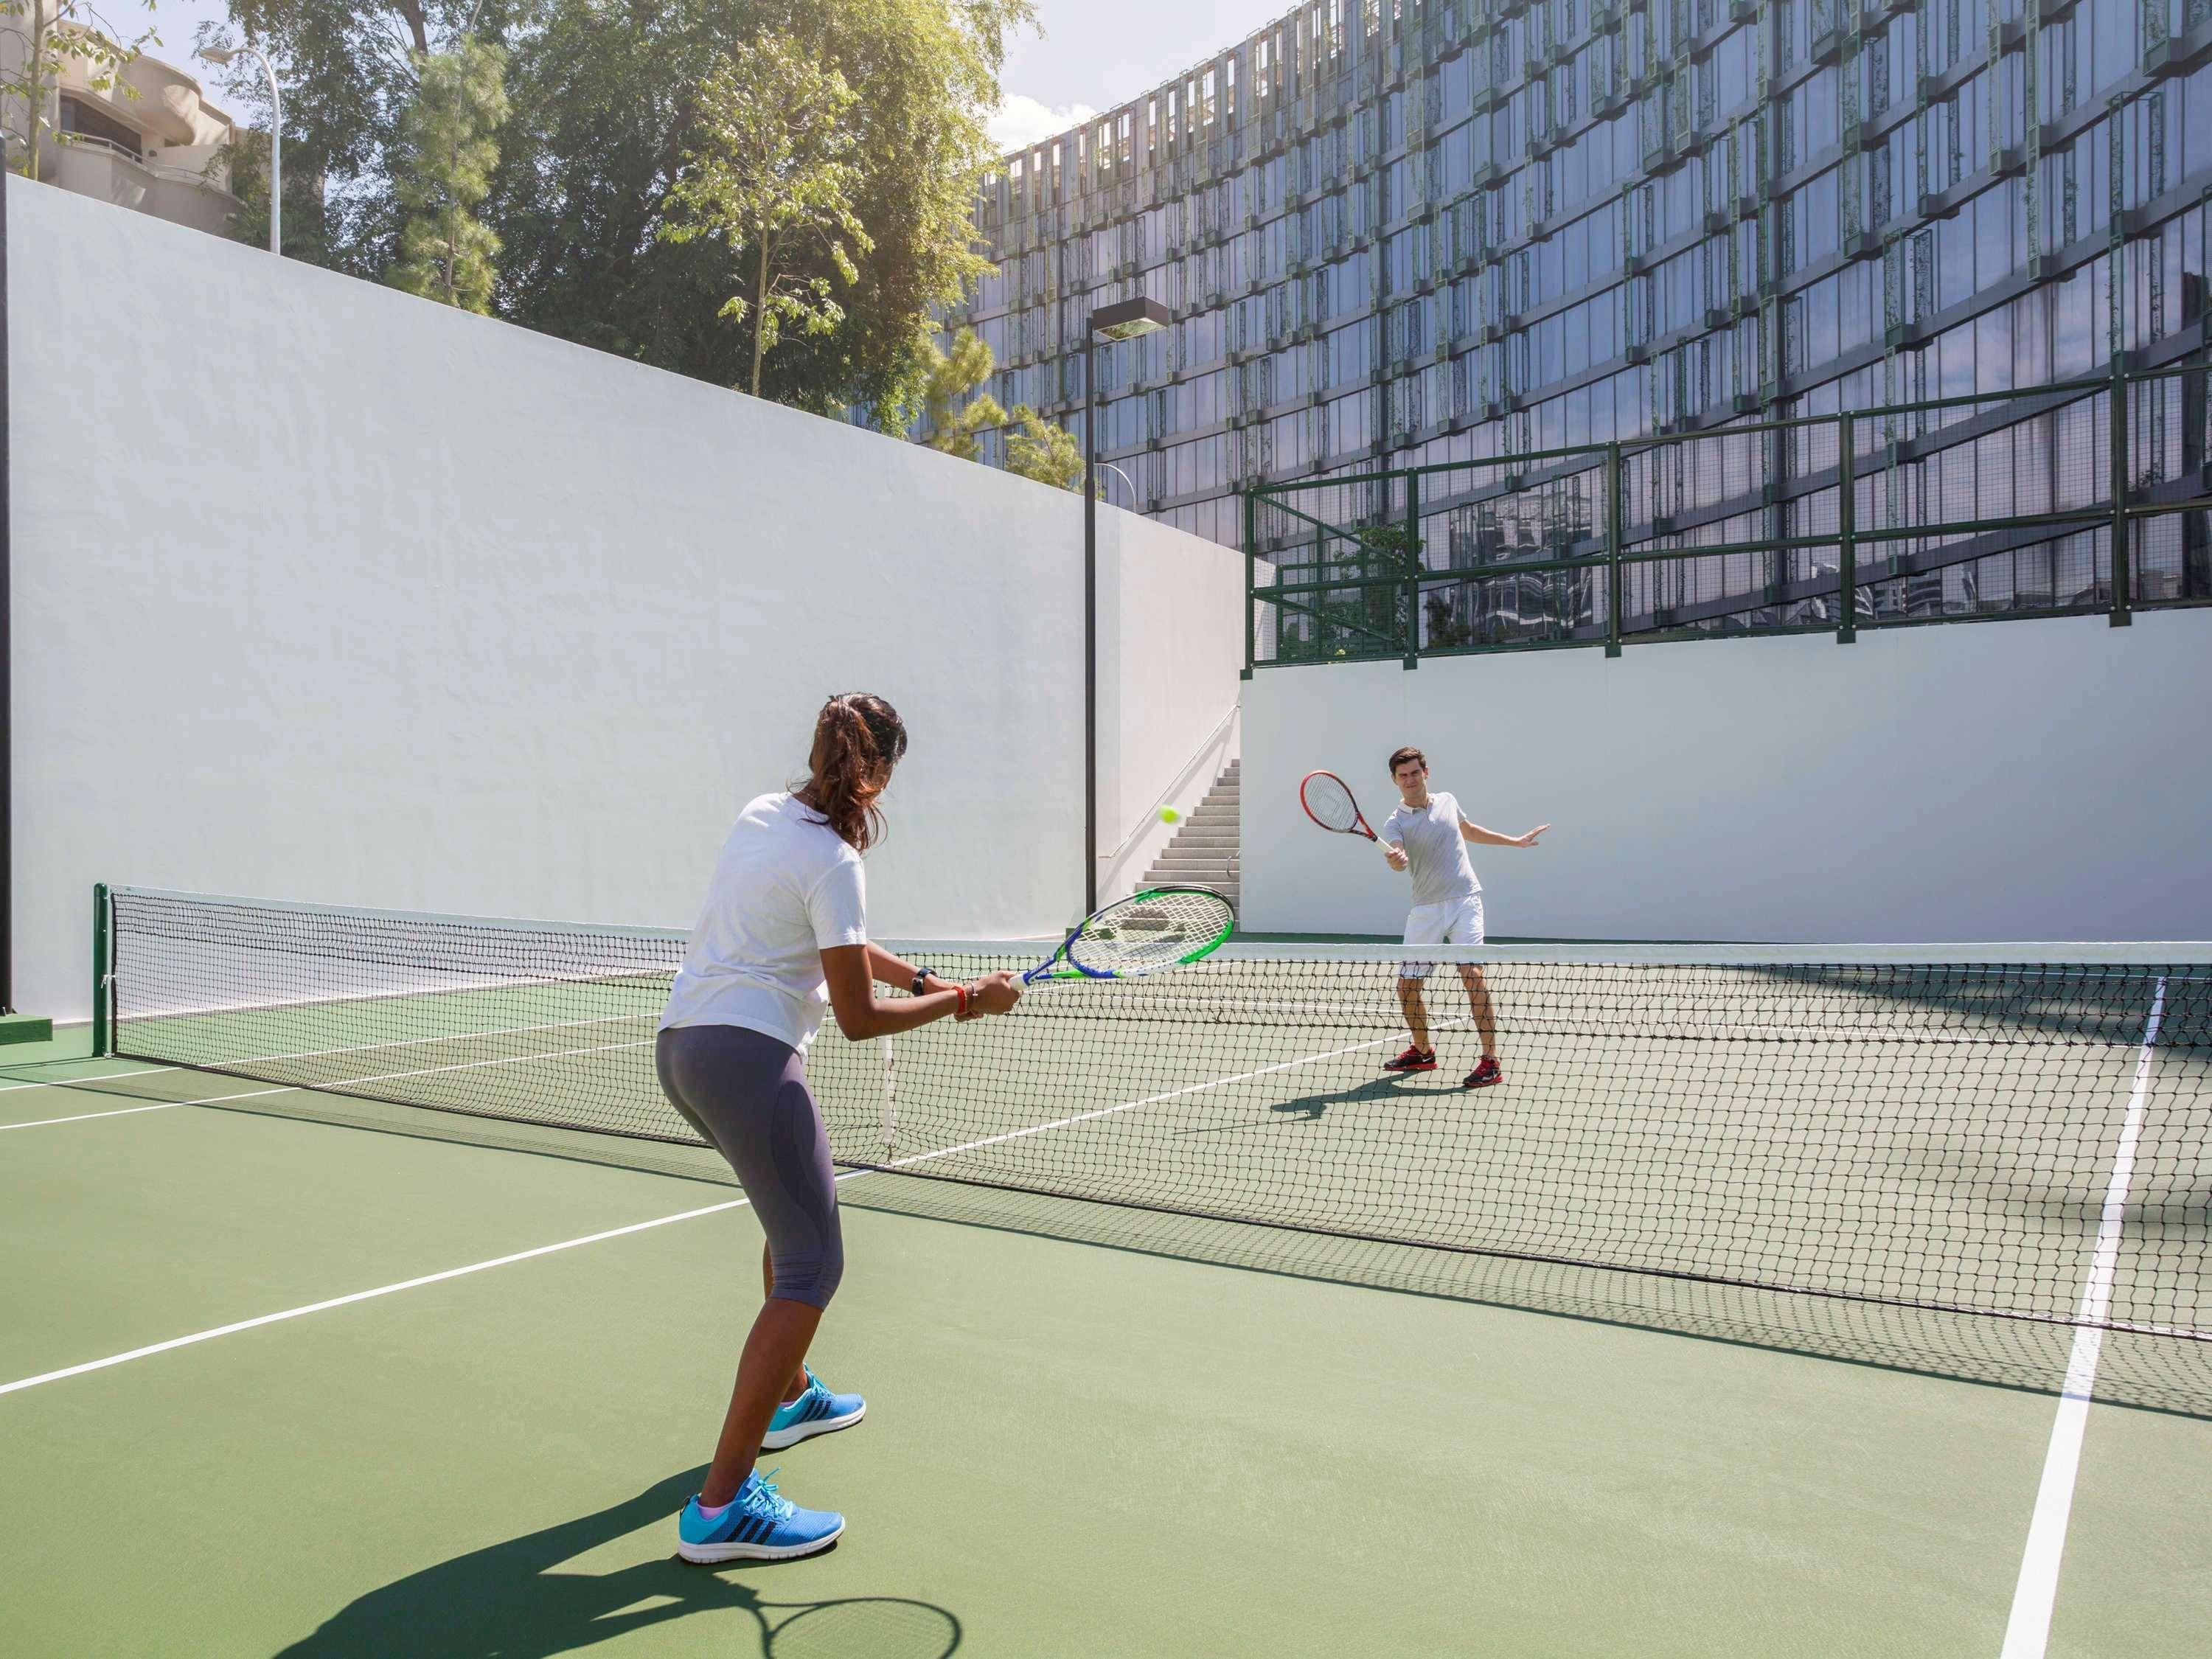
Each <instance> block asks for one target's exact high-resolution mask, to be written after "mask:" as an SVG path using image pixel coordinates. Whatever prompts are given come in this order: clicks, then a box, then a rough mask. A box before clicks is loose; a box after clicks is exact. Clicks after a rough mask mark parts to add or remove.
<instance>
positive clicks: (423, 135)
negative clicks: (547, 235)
mask: <svg viewBox="0 0 2212 1659" xmlns="http://www.w3.org/2000/svg"><path fill="white" fill-rule="evenodd" d="M506 67H507V54H506V53H505V52H501V50H500V49H499V48H498V47H496V46H485V45H484V44H483V43H482V42H481V41H478V40H475V39H473V38H471V37H470V36H466V35H464V36H463V37H462V38H461V39H460V40H459V41H458V42H457V43H456V44H455V46H454V49H453V51H451V52H440V53H437V54H435V55H434V56H429V57H425V58H421V59H419V60H418V62H417V70H418V74H419V76H420V82H421V83H420V85H419V86H418V87H417V88H416V94H415V101H414V102H413V103H412V104H411V105H410V106H408V109H407V112H406V114H405V115H404V116H403V117H402V118H401V120H400V142H401V145H402V148H401V150H400V153H399V155H398V169H399V170H398V179H397V180H396V184H397V192H396V193H397V196H398V203H399V206H400V208H401V210H403V211H404V213H405V214H406V220H405V222H404V224H403V225H402V226H401V228H400V232H399V258H398V262H397V263H396V264H393V265H392V269H391V270H390V271H389V272H388V273H387V274H386V281H388V282H389V283H391V284H392V286H393V287H394V288H399V289H405V290H406V291H407V292H408V293H410V294H419V295H422V297H423V298H425V299H431V300H439V301H443V302H444V303H445V304H447V305H449V306H459V307H461V308H462V309H464V310H467V311H477V312H488V311H489V310H490V309H491V294H492V283H493V281H494V278H495V275H496V272H495V269H494V266H493V264H492V262H493V260H494V259H495V258H497V257H498V254H499V237H498V236H497V234H495V233H494V232H493V231H492V230H491V229H490V228H489V226H487V225H485V224H484V223H483V221H481V220H479V219H478V218H477V216H476V210H477V208H478V207H479V206H481V205H482V204H483V199H484V197H486V196H487V195H489V193H490V191H491V175H492V169H493V168H494V167H496V166H498V164H499V143H498V140H497V137H496V134H497V133H498V131H499V128H500V125H501V123H502V122H503V121H505V120H506V119H507V92H506V88H505V87H504V85H503V77H504V74H505V70H506Z"/></svg>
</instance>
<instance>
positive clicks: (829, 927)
mask: <svg viewBox="0 0 2212 1659" xmlns="http://www.w3.org/2000/svg"><path fill="white" fill-rule="evenodd" d="M867 942H868V921H867V887H866V881H865V880H864V878H863V877H862V873H861V869H860V854H858V853H856V852H854V850H853V848H851V847H850V846H848V844H847V843H846V842H845V841H844V840H843V838H842V837H841V836H839V835H838V834H837V832H836V830H835V829H831V828H830V827H829V824H828V823H825V822H824V821H823V817H822V815H821V814H820V813H819V812H817V811H814V809H813V808H811V807H810V806H808V805H805V804H804V803H803V802H801V801H800V800H799V799H797V798H796V797H794V796H793V795H790V794H786V793H777V794H773V795H762V796H760V797H758V798H757V799H754V800H752V801H750V802H748V803H747V804H746V806H745V810H744V811H742V812H740V813H738V821H737V823H735V824H734V825H733V826H732V828H731V830H730V834H729V838H728V839H727V840H726V841H725V842H723V843H722V851H721V854H720V856H719V857H718V858H717V859H716V860H714V877H713V878H712V879H711V880H709V881H708V884H707V902H706V905H705V907H704V908H702V909H701V911H700V912H699V921H698V925H697V926H696V927H694V928H692V930H691V947H690V950H688V951H685V952H684V966H683V967H682V969H679V970H678V973H677V975H676V982H675V984H673V985H672V986H671V987H669V992H668V1007H667V1009H666V1011H665V1012H663V1013H662V1015H661V1016H660V1029H661V1030H668V1029H669V1028H670V1027H671V1026H675V1025H742V1026H744V1027H745V1028H746V1029H747V1030H754V1031H763V1032H765V1033H766V1034H767V1035H769V1036H772V1037H774V1038H775V1039H776V1040H777V1041H778V1042H787V1043H789V1044H790V1045H791V1046H792V1047H793V1048H797V1049H800V1050H802V1051H803V1050H804V1049H805V1047H806V1045H807V1044H808V1043H810V1042H812V1041H813V1040H814V1035H815V1033H816V1032H817V1031H818V1030H821V1028H822V1016H823V1012H824V1011H826V1010H827V1009H828V1007H829V986H828V985H827V984H826V983H825V982H824V981H823V977H822V955H821V953H822V952H823V951H825V950H828V949H830V948H831V947H833V946H836V945H865V944H866V943H867Z"/></svg>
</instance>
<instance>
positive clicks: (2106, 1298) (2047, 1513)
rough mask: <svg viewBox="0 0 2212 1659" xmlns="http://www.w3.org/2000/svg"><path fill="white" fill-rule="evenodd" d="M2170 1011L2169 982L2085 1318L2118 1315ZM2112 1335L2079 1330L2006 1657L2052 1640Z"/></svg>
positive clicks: (2146, 1041)
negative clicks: (2139, 1150)
mask: <svg viewBox="0 0 2212 1659" xmlns="http://www.w3.org/2000/svg"><path fill="white" fill-rule="evenodd" d="M2165 1012H2166V981H2165V979H2164V978H2162V977H2161V978H2160V980H2159V981H2158V985H2157V988H2156V989H2155V990H2154V991H2153V992H2152V993H2151V1000H2150V1018H2149V1020H2148V1022H2146V1024H2144V1026H2143V1040H2142V1053H2140V1054H2137V1055H2136V1081H2135V1089H2134V1091H2133V1092H2132V1093H2130V1095H2129V1097H2128V1115H2127V1118H2126V1121H2124V1123H2122V1125H2121V1126H2120V1141H2119V1145H2118V1147H2117V1148H2115V1149H2114V1151H2113V1153H2112V1179H2111V1180H2110V1181H2109V1182H2107V1183H2106V1188H2105V1212H2104V1215H2103V1217H2102V1218H2100V1220H2099V1221H2098V1223H2097V1249H2096V1251H2095V1254H2094V1255H2092V1256H2091V1258H2090V1261H2089V1276H2088V1278H2087V1279H2086V1280H2084V1281H2083V1283H2082V1286H2081V1307H2080V1310H2079V1313H2078V1317H2079V1318H2081V1320H2082V1321H2084V1323H2083V1324H2081V1325H2080V1326H2078V1327H2077V1328H2075V1332H2074V1351H2073V1353H2072V1354H2071V1356H2070V1357H2069V1358H2068V1360H2067V1363H2066V1385H2065V1388H2064V1389H2063V1390H2062V1392H2061V1393H2060V1395H2059V1397H2058V1415H2057V1419H2056V1420H2055V1421H2054V1422H2053V1423H2052V1424H2051V1449H2050V1450H2049V1451H2047V1452H2046V1453H2045V1455H2044V1459H2043V1480H2042V1484H2041V1485H2040V1486H2039V1487H2038V1488H2037V1490H2036V1494H2035V1516H2034V1518H2033V1520H2032V1521H2030V1522H2029V1523H2028V1528H2027V1549H2026V1551H2025V1552H2024V1553H2022V1554H2021V1562H2020V1580H2019V1582H2018V1583H2016V1584H2015V1586H2014V1587H2013V1593H2012V1617H2011V1618H2010V1619H2009V1620H2007V1621H2006V1623H2005V1638H2004V1648H2003V1650H2002V1655H2001V1659H2043V1652H2044V1649H2045V1646H2046V1645H2047V1644H2049V1642H2050V1640H2051V1609H2052V1608H2053V1607H2055V1606H2056V1605H2057V1600H2058V1563H2059V1558H2060V1557H2061V1556H2062V1555H2063V1554H2064V1553H2065V1550H2066V1526H2067V1521H2068V1518H2069V1516H2070V1515H2071V1514H2072V1512H2073V1508H2074V1477H2075V1473H2076V1472H2077V1471H2078V1470H2079V1469H2080V1468H2081V1436H2082V1433H2083V1431H2084V1430H2086V1429H2087V1426H2088V1421H2089V1401H2090V1399H2091V1397H2092V1396H2093V1395H2094V1394H2095V1393H2096V1388H2097V1362H2098V1360H2099V1359H2100V1358H2102V1357H2103V1354H2104V1351H2105V1333H2104V1332H2103V1330H2102V1329H2100V1328H2099V1327H2098V1326H2097V1325H2096V1324H2094V1323H2090V1322H2093V1321H2101V1320H2103V1319H2105V1318H2106V1317H2107V1316H2109V1315H2110V1314H2111V1312H2112V1275H2113V1273H2115V1272H2116V1271H2117V1270H2118V1266H2119V1255H2120V1226H2121V1222H2122V1220H2123V1218H2124V1217H2125V1216H2126V1214H2127V1208H2128V1188H2129V1185H2130V1183H2131V1182H2133V1181H2134V1179H2135V1173H2136V1143H2137V1142H2138V1141H2140V1140H2141V1139H2142V1126H2143V1102H2144V1097H2145V1095H2146V1094H2147V1093H2148V1090H2149V1087H2150V1066H2151V1051H2152V1049H2153V1048H2154V1047H2155V1046H2156V1044H2157V1042H2158V1027H2159V1021H2160V1018H2163V1016H2164V1014H2165Z"/></svg>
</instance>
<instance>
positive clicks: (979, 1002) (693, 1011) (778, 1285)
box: [654, 692, 1021, 1561]
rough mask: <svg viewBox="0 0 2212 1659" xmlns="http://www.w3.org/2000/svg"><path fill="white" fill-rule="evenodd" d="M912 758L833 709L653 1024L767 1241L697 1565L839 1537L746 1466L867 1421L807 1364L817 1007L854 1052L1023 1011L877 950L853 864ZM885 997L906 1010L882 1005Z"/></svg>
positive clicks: (824, 1513)
mask: <svg viewBox="0 0 2212 1659" xmlns="http://www.w3.org/2000/svg"><path fill="white" fill-rule="evenodd" d="M905 753H906V727H905V726H902V724H900V721H899V717H898V715H897V714H896V711H894V710H893V709H892V708H891V706H890V704H889V703H887V702H884V700H883V699H882V698H881V697H878V696H870V695H869V694H867V693H866V692H851V693H847V694H845V695H842V696H835V697H832V698H830V699H829V702H826V703H824V704H823V707H822V712H821V714H819V715H818V716H817V718H816V720H815V722H814V747H813V751H812V753H811V755H810V756H809V757H808V759H807V771H808V774H809V775H808V777H807V780H806V781H805V783H804V784H802V785H801V786H800V787H799V788H798V789H796V790H794V791H793V792H791V793H778V794H771V795H763V796H761V797H759V798H758V799H756V800H753V801H751V802H750V803H749V804H748V805H746V807H745V810H744V811H743V812H741V813H739V814H738V822H737V824H736V827H734V828H733V829H732V830H731V831H730V834H729V838H728V840H726V841H725V842H723V843H722V851H721V854H720V858H719V859H718V860H716V862H715V865H714V877H713V878H712V879H711V880H710V881H709V882H708V888H707V902H706V905H705V907H704V908H702V910H701V912H700V915H699V925H698V926H697V927H696V928H694V929H693V930H692V934H691V946H690V950H689V951H687V952H686V953H685V955H684V966H683V968H682V969H681V970H680V971H679V972H678V974H677V975H676V982H675V984H674V985H673V986H672V987H671V988H670V990H669V994H668V1008H667V1012H665V1013H664V1014H662V1015H661V1017H660V1032H659V1037H658V1039H657V1040H656V1042H655V1047H654V1061H655V1064H656V1066H658V1068H659V1073H660V1086H661V1088H662V1089H663V1090H664V1091H666V1093H667V1096H668V1098H669V1099H670V1101H671V1102H672V1103H674V1105H675V1107H676V1109H677V1110H678V1111H679V1112H681V1113H683V1114H684V1116H685V1117H687V1118H689V1119H690V1121H691V1123H692V1125H693V1127H696V1128H697V1130H698V1131H699V1133H701V1134H702V1135H704V1136H705V1137H706V1138H707V1139H709V1140H711V1141H712V1142H714V1145H715V1146H717V1147H718V1148H720V1151H721V1153H722V1156H723V1157H725V1158H727V1159H728V1160H729V1162H730V1167H731V1168H732V1170H735V1171H736V1172H737V1176H738V1181H739V1182H740V1183H742V1184H743V1186H744V1189H745V1196H746V1198H747V1199H749V1200H750V1201H751V1204H752V1208H753V1212H754V1213H755V1214H757V1215H758V1216H759V1217H760V1219H761V1227H762V1230H763V1231H764V1232H766V1233H767V1235H768V1243H767V1247H766V1249H765V1251H764V1252H763V1267H762V1271H763V1278H764V1279H765V1280H766V1283H767V1288H768V1300H767V1302H766V1303H765V1304H763V1306H762V1308H761V1310H760V1316H759V1317H758V1318H757V1319H755V1320H754V1321H753V1327H752V1331H751V1333H750V1334H749V1335H748V1336H747V1337H746V1338H745V1346H744V1353H743V1354H742V1355H741V1356H740V1358H738V1379H737V1384H736V1386H735V1387H734V1388H733V1389H732V1390H731V1393H730V1407H729V1411H728V1412H727V1413H726V1415H725V1416H724V1417H723V1419H722V1435H721V1438H720V1440H719V1441H718V1442H717V1443H715V1447H714V1462H712V1464H710V1465H709V1466H708V1470H707V1480H706V1484H705V1485H704V1486H702V1488H701V1489H700V1491H699V1492H698V1494H697V1496H696V1497H694V1498H692V1499H691V1500H690V1502H689V1503H688V1504H685V1505H684V1513H683V1515H682V1516H681V1517H679V1519H678V1523H677V1538H678V1542H677V1553H678V1554H679V1555H681V1556H682V1557H683V1558H684V1559H685V1560H687V1561H731V1560H738V1559H764V1560H783V1559H789V1558H791V1557H793V1556H799V1555H811V1554H812V1553H815V1552H816V1551H817V1550H824V1549H827V1548H829V1546H830V1545H831V1544H833V1543H835V1542H836V1540H837V1535H838V1534H840V1533H842V1532H843V1531H844V1529H845V1517H844V1516H842V1515H837V1514H835V1513H832V1512H830V1511H828V1510H803V1509H800V1508H799V1507H798V1506H797V1505H796V1504H793V1503H792V1502H791V1501H790V1499H788V1498H782V1497H780V1496H779V1495H778V1494H777V1492H776V1489H775V1486H772V1485H770V1484H769V1482H768V1481H767V1480H764V1479H763V1478H762V1477H761V1476H760V1475H759V1474H757V1473H756V1472H755V1470H754V1468H753V1459H754V1455H755V1454H756V1453H757V1452H759V1451H762V1450H770V1451H773V1450H778V1449H781V1448H783V1447H786V1446H793V1445H796V1444H798V1443H799V1442H800V1441H802V1440H805V1439H807V1438H810V1437H812V1436H814V1435H817V1434H829V1433H831V1432H833V1431H836V1430H838V1429H845V1428H850V1427H851V1426H852V1425H854V1424H855V1423H857V1422H859V1421H860V1418H861V1416H862V1415H863V1413H865V1412H866V1405H865V1403H864V1402H863V1401H861V1399H860V1396H859V1395H852V1394H836V1393H832V1392H831V1391H830V1390H829V1389H828V1388H826V1387H825V1386H823V1383H822V1382H821V1381H820V1380H819V1379H818V1378H817V1377H816V1376H815V1375H814V1373H813V1371H812V1370H810V1369H808V1367H807V1364H806V1350H807V1347H808V1345H809V1344H811V1342H812V1341H813V1340H814V1332H815V1328H816V1327H817V1326H818V1325H819V1324H820V1323H821V1322H822V1310H823V1308H825V1307H827V1306H828V1305H829V1297H830V1296H831V1294H832V1293H833V1292H834V1291H836V1288H837V1280H838V1279H839V1277H840V1275H841V1274H842V1273H843V1271H844V1261H845V1255H844V1244H843V1242H842V1237H841V1236H840V1233H839V1230H838V1225H837V1190H836V1186H835V1184H834V1182H833V1177H832V1176H831V1174H830V1167H829V1135H828V1133H826V1132H825V1131H824V1129H823V1125H822V1115H821V1113H820V1112H819V1111H818V1110H817V1109H816V1108H815V1104H814V1097H813V1095H812V1094H811V1092H810V1091H808V1089H807V1086H806V1070H805V1052H806V1046H807V1044H808V1043H809V1042H812V1041H813V1038H814V1034H815V1033H816V1031H817V1030H819V1029H820V1027H821V1024H822V1012H823V1005H824V1002H825V1000H826V1002H827V1004H828V1006H829V1007H830V1008H832V1009H834V1010H835V1011H836V1015H837V1024H838V1028H839V1029H840V1030H842V1031H843V1032H844V1033H845V1035H846V1036H848V1037H851V1038H853V1039H854V1040H855V1041H858V1040H860V1039H861V1038H864V1037H872V1036H882V1035H884V1034H885V1033H887V1032H897V1031H907V1030H913V1029H914V1028H915V1026H917V1025H926V1024H928V1023H929V1022H930V1021H932V1020H936V1019H943V1018H945V1017H946V1016H948V1015H950V1016H951V1017H953V1018H957V1019H968V1018H974V1017H975V1016H976V1015H979V1014H1003V1013H1005V1012H1006V1011H1007V1010H1008V1009H1010V1008H1012V1006H1014V1004H1015V1002H1016V1000H1018V999H1019V997H1020V995H1021V992H1020V991H1019V989H1018V987H1016V986H1015V985H1014V983H1013V976H1012V975H1010V974H991V975H986V976H985V977H984V978H982V979H981V980H979V981H976V982H975V984H974V985H972V986H969V985H952V984H948V983H945V981H940V980H939V979H938V978H937V977H936V975H933V974H928V973H925V972H922V971H921V970H919V969H915V967H914V966H913V965H912V964H911V963H905V962H902V961H900V960H899V959H898V958H897V957H895V956H893V955H891V953H890V951H885V950H884V949H882V948H881V947H880V946H878V945H871V944H869V943H868V926H867V916H866V888H865V884H864V883H863V881H862V879H861V870H860V855H861V854H863V853H865V852H866V851H867V850H868V848H869V846H870V845H871V844H872V843H873V842H876V841H878V840H879V839H880V838H881V837H882V835H883V829H884V823H883V817H882V814H881V813H879V812H878V811H877V809H876V799H877V798H878V796H879V795H881V794H882V793H883V792H884V787H885V786H886V785H888V784H889V783H890V776H891V769H892V768H893V767H895V766H896V765H897V764H898V762H899V759H900V757H902V756H903V755H904V754H905ZM878 981H880V982H882V983H884V984H886V985H897V986H902V987H906V988H908V989H909V990H910V991H912V993H913V995H912V996H911V997H910V998H906V999H902V1000H896V1001H890V1002H884V1001H879V1000H878V999H877V997H876V994H875V985H876V983H877V982H878ZM770 1473H771V1474H773V1473H774V1471H772V1470H771V1471H770Z"/></svg>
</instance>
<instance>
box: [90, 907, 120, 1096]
mask: <svg viewBox="0 0 2212 1659" xmlns="http://www.w3.org/2000/svg"><path fill="white" fill-rule="evenodd" d="M113 951H114V941H113V939H112V936H111V934H110V933H109V932H108V902H107V884H106V882H104V881H96V882H94V883H93V884H92V1057H93V1058H94V1060H105V1059H106V1057H107V1056H108V1055H109V1054H112V1052H114V1042H115V1033H114V1031H113V1030H111V1029H110V1027H111V1023H112V1022H111V1021H110V1019H109V1001H108V998H109V995H110V990H109V986H110V976H109V973H108V967H109V962H110V959H111V957H112V954H113Z"/></svg>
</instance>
